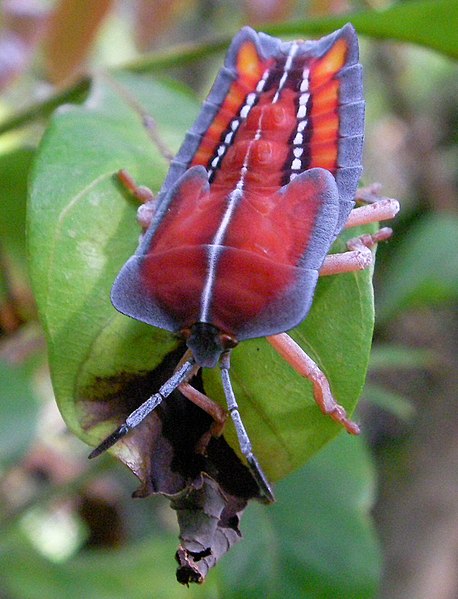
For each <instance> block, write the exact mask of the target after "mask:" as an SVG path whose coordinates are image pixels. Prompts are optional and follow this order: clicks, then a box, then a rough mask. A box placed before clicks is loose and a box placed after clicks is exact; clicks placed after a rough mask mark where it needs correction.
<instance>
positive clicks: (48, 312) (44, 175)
mask: <svg viewBox="0 0 458 599" xmlns="http://www.w3.org/2000/svg"><path fill="white" fill-rule="evenodd" d="M133 97H134V98H135V102H140V103H141V104H142V105H143V106H144V108H145V109H146V110H147V111H148V112H149V113H150V114H151V115H152V116H153V117H154V118H155V119H156V121H157V123H158V128H159V132H160V134H161V135H163V136H164V137H165V138H167V139H168V140H169V141H174V142H176V141H177V140H178V139H180V138H182V137H183V135H184V132H185V130H186V128H187V127H188V126H189V125H190V122H191V121H192V118H193V117H194V115H195V114H196V112H197V106H196V104H195V103H194V102H193V101H192V100H191V99H190V98H189V96H187V95H184V94H183V93H181V92H178V91H177V90H176V89H172V88H170V87H169V86H166V85H164V84H161V83H159V82H152V81H148V82H146V81H145V80H143V79H141V78H138V77H135V76H122V77H120V78H119V79H118V80H117V82H113V81H112V80H108V79H100V80H98V81H97V82H96V85H95V88H94V90H93V92H92V93H91V96H90V97H89V99H88V101H87V102H86V104H85V105H84V106H82V107H64V108H62V109H61V110H60V111H58V113H57V114H56V115H55V117H54V118H53V120H52V122H51V125H50V127H49V129H48V132H47V134H46V136H45V138H44V140H43V143H42V145H41V148H40V151H39V156H38V159H37V162H36V164H35V169H34V174H33V177H32V191H31V197H30V206H29V208H30V211H29V249H30V254H31V272H32V278H33V283H34V290H35V294H36V298H37V302H38V306H39V311H40V314H41V317H42V320H43V323H44V325H45V329H46V333H47V336H48V342H49V349H50V365H51V370H52V376H53V383H54V388H55V393H56V397H57V401H58V403H59V407H60V410H61V412H62V414H63V416H64V418H65V420H66V422H67V424H68V426H69V427H70V428H71V429H72V430H73V431H74V432H75V433H76V434H77V435H79V436H80V437H81V438H82V439H83V440H85V441H87V442H88V443H90V444H93V445H95V444H96V443H98V442H99V441H100V440H101V439H102V438H103V437H104V436H105V435H106V434H108V433H109V432H111V430H112V429H113V428H115V427H116V426H118V425H119V424H120V422H119V421H118V420H116V415H115V414H112V415H111V420H110V413H109V412H108V413H107V416H106V418H108V420H107V421H105V422H104V424H103V425H101V426H98V427H95V428H91V421H90V418H91V405H92V404H91V402H92V401H93V400H94V399H96V398H94V397H88V396H87V389H88V388H99V389H102V390H103V385H102V381H103V380H106V381H109V380H110V377H113V376H115V375H118V374H119V373H120V372H123V373H127V374H128V375H133V374H136V373H137V374H138V373H144V372H145V371H148V370H152V369H153V368H154V367H155V366H157V365H158V364H160V363H161V360H162V359H163V357H164V356H165V355H166V354H167V353H168V352H169V351H171V350H172V349H173V348H175V347H176V344H177V342H176V340H175V339H174V338H173V336H171V335H170V334H168V333H166V332H164V331H160V330H158V329H154V328H152V327H148V326H146V325H144V324H142V323H138V322H136V321H133V320H131V319H128V318H126V317H124V316H122V315H120V314H117V313H116V311H115V310H114V309H113V307H112V306H111V304H110V299H109V297H110V288H111V285H112V282H113V280H114V278H115V276H116V274H117V272H118V271H119V269H120V267H121V266H122V264H123V263H124V262H125V260H126V259H127V258H128V257H129V256H130V255H131V254H132V253H133V252H134V250H135V247H136V244H137V239H138V233H139V231H138V227H137V224H136V221H135V203H134V202H133V201H131V200H128V199H126V197H125V195H123V194H122V193H121V192H120V190H119V188H118V187H117V186H116V184H115V182H114V180H113V173H114V172H116V171H117V170H118V169H119V168H121V167H125V168H127V169H128V170H129V171H131V172H132V174H133V175H134V176H135V178H136V179H137V180H138V181H140V182H142V183H145V184H147V185H149V186H150V187H152V189H155V190H157V189H158V188H159V187H160V183H161V180H162V178H163V176H164V172H165V164H164V161H163V160H162V158H161V157H160V156H159V154H158V152H157V150H156V149H155V148H154V147H153V145H152V144H151V142H150V140H149V139H148V136H147V134H146V132H145V131H144V130H143V127H142V124H141V119H140V118H139V115H138V112H137V111H136V110H134V108H133V106H134V102H133V101H132V98H133ZM170 115H173V118H170ZM175 148H176V145H175ZM351 234H352V235H354V234H355V231H353V232H352V233H351ZM346 235H347V236H349V235H350V233H349V232H347V234H346ZM337 245H338V247H339V248H340V249H343V248H344V244H343V242H342V241H340V242H339V243H338V244H337ZM372 299H373V298H372V286H371V273H370V272H361V273H358V274H347V275H342V276H339V277H327V278H323V280H322V281H321V282H320V284H319V286H318V289H317V293H316V298H315V302H314V306H313V309H312V311H311V313H310V315H309V317H308V318H307V319H306V321H305V322H304V323H303V324H302V325H301V326H300V327H298V328H297V329H295V330H294V331H293V332H292V336H293V337H294V338H295V339H296V340H297V341H298V342H299V343H300V344H301V345H302V347H304V349H305V350H306V351H308V352H309V353H310V354H311V356H312V357H313V358H315V359H316V360H317V361H318V362H319V363H320V365H321V367H322V368H323V370H324V371H325V373H326V374H327V376H328V377H329V380H330V382H331V387H332V388H333V391H334V394H335V397H336V399H337V400H338V401H339V402H341V403H342V404H343V405H344V406H345V407H346V408H347V409H348V410H349V411H350V412H351V411H352V410H353V408H354V406H355V404H356V402H357V400H358V398H359V395H360V393H361V389H362V386H363V383H364V378H365V372H366V368H367V362H368V357H369V350H370V344H371V335H372V327H373V303H372ZM232 376H233V382H234V387H235V392H236V394H237V397H238V401H239V404H240V410H241V414H242V417H243V419H244V422H245V425H246V427H247V428H248V431H249V433H250V435H251V437H252V441H253V444H254V448H255V451H256V452H257V454H258V456H259V458H260V460H261V462H262V464H263V465H264V466H265V469H266V471H267V474H268V476H269V477H271V478H272V479H273V480H276V479H279V478H281V477H282V476H285V475H286V474H287V473H288V472H290V471H291V470H293V469H295V468H297V467H299V466H300V465H301V464H303V463H304V462H305V461H306V460H307V459H308V458H309V457H310V456H311V455H312V454H313V453H314V452H316V451H317V450H318V449H319V448H320V447H321V446H322V445H323V444H324V443H325V442H326V441H328V440H329V439H331V438H332V437H334V436H335V435H336V434H337V433H338V432H339V431H340V430H341V427H340V426H339V425H337V424H336V423H335V422H333V421H331V419H330V418H326V417H323V416H322V415H321V412H320V411H319V409H318V408H317V406H316V405H315V403H314V401H313V398H312V392H311V384H310V383H309V382H308V381H305V380H302V379H301V378H300V377H299V376H298V375H297V374H295V373H294V372H293V371H292V369H291V368H290V367H289V366H288V365H287V364H286V363H285V362H284V361H283V360H282V359H281V358H279V357H278V355H276V354H275V352H274V351H273V350H272V348H271V347H270V346H269V345H268V344H267V342H266V341H265V340H262V339H261V340H254V341H250V342H247V343H243V344H241V346H240V347H239V348H237V349H236V350H235V351H234V356H233V368H232ZM205 387H206V390H207V392H208V393H209V394H210V396H211V397H213V398H214V399H215V400H217V401H219V402H221V403H222V404H223V405H224V399H223V395H222V391H221V383H220V379H219V372H218V369H215V370H214V371H208V372H206V373H205ZM153 391H154V389H151V392H153ZM145 399H146V397H145ZM226 433H227V439H228V441H229V443H230V444H231V445H232V446H233V447H234V448H237V447H238V444H237V442H236V440H235V433H234V430H233V427H232V425H228V426H227V429H226ZM226 433H225V436H226ZM122 448H123V444H122V443H120V444H118V445H117V446H115V447H114V449H113V452H114V453H117V454H118V455H119V456H120V457H121V458H123V457H124V459H125V460H126V461H128V462H129V463H132V456H129V455H128V452H127V450H126V449H125V448H124V451H125V452H127V453H125V454H124V456H123V455H122V454H123V449H122Z"/></svg>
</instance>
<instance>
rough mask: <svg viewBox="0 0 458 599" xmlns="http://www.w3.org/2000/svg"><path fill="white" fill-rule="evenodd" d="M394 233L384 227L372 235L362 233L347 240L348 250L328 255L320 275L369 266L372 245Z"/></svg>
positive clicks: (371, 259)
mask: <svg viewBox="0 0 458 599" xmlns="http://www.w3.org/2000/svg"><path fill="white" fill-rule="evenodd" d="M392 233H393V232H392V230H391V229H390V228H388V227H383V229H380V230H379V231H377V233H373V234H372V235H370V234H367V235H361V236H360V237H355V238H354V239H350V240H349V241H347V248H348V249H349V251H348V252H342V253H341V254H329V255H328V256H326V258H325V259H324V262H323V265H322V267H321V269H320V276H326V275H337V274H341V273H344V272H354V271H356V270H365V269H366V268H369V266H370V265H371V264H372V262H373V256H372V252H371V247H373V246H374V245H375V244H376V243H378V242H379V241H385V240H386V239H389V238H390V237H391V235H392Z"/></svg>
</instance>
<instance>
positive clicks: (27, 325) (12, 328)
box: [0, 0, 458, 599]
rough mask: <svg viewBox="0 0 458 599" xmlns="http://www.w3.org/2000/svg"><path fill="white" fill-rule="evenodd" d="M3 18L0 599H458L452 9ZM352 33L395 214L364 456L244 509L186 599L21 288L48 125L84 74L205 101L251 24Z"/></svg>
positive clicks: (320, 466) (169, 542)
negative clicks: (93, 433) (74, 414)
mask: <svg viewBox="0 0 458 599" xmlns="http://www.w3.org/2000/svg"><path fill="white" fill-rule="evenodd" d="M350 10H351V11H356V14H355V15H354V16H352V17H351V18H350V17H347V16H346V12H349V11H350ZM2 11H3V17H2V33H1V37H0V57H1V60H0V84H1V85H2V88H3V95H2V99H1V104H0V111H2V113H3V115H4V119H3V123H0V132H1V133H2V136H1V137H0V201H1V204H0V236H1V237H0V267H1V275H0V277H1V278H0V335H1V336H0V433H1V434H0V477H1V478H0V495H1V502H0V503H1V517H2V524H1V526H2V535H1V538H0V596H1V597H5V598H10V597H13V598H20V599H22V598H30V597H42V596H48V597H72V596H73V595H75V596H81V595H83V596H86V597H118V596H119V597H126V596H127V597H133V598H137V597H149V596H155V597H175V596H177V597H180V596H181V595H184V594H185V593H186V594H187V596H198V597H221V596H223V597H242V596H243V597H246V596H269V597H277V596H280V595H282V596H286V597H293V596H294V597H297V596H300V597H323V598H331V597H337V596H338V597H356V596H357V597H358V598H360V597H361V598H362V597H375V596H380V597H387V598H388V597H389V598H396V597H399V598H401V597H403V598H409V597H412V598H414V597H415V598H422V597H425V598H426V597H432V596H434V597H435V598H438V599H452V598H453V597H455V596H456V595H457V594H458V580H457V574H456V567H455V565H456V560H457V554H458V533H457V527H456V521H457V518H458V480H457V471H456V466H455V465H456V463H457V461H458V442H457V437H456V425H457V424H458V422H457V420H458V417H457V410H456V404H455V403H454V402H455V398H456V394H457V389H458V384H457V372H458V368H457V364H456V360H457V358H456V356H457V355H458V351H457V350H458V347H457V344H458V341H457V339H458V335H457V326H456V325H457V312H456V298H457V287H458V258H457V257H458V247H457V246H458V215H457V192H456V162H457V149H456V124H457V121H458V119H457V107H456V100H455V98H456V96H457V92H458V89H457V88H458V80H457V77H456V66H455V65H454V64H453V57H455V58H456V57H457V56H458V39H457V35H458V34H457V31H458V28H457V25H458V11H457V5H456V3H455V2H453V0H450V1H448V0H437V1H434V0H431V1H428V0H422V1H412V0H411V1H405V2H385V1H384V0H377V1H371V2H363V1H361V2H358V1H355V2H347V1H345V0H342V1H340V2H331V1H326V0H314V1H312V0H311V1H309V2H307V3H305V2H299V1H297V2H295V1H293V0H289V1H286V0H285V1H277V2H259V1H258V2H254V1H251V2H248V1H247V2H244V3H235V2H233V3H231V2H227V3H224V4H223V3H219V2H214V1H206V2H204V1H200V2H198V1H197V0H195V1H191V2H186V1H184V0H172V1H169V2H167V3H165V2H160V1H156V2H147V1H145V2H141V1H137V2H134V3H129V2H118V3H116V4H115V3H114V2H110V1H108V0H103V1H101V0H97V1H91V2H81V1H77V0H71V1H70V0H62V1H60V2H57V3H53V2H46V3H44V2H33V1H31V0H29V1H23V2H17V1H16V2H15V1H12V0H10V1H8V2H7V1H5V2H4V3H3V5H2ZM342 15H344V16H342ZM347 20H351V21H352V22H353V23H354V24H355V26H356V27H357V29H358V31H359V32H360V33H362V34H367V35H366V36H364V35H363V36H362V37H363V43H362V60H361V61H362V63H363V64H364V66H365V77H366V81H365V83H366V99H367V106H368V124H367V135H366V140H367V141H366V156H365V175H364V176H365V181H366V182H370V181H374V180H378V181H381V182H382V183H383V186H384V192H385V193H386V194H387V195H389V196H392V197H397V198H400V199H401V201H402V213H401V215H400V217H399V219H398V221H397V222H396V223H395V225H394V229H395V237H394V238H393V240H392V241H391V242H390V243H389V244H386V245H384V246H383V247H381V248H379V250H378V261H377V269H376V281H375V284H376V300H377V303H378V306H377V317H378V322H377V328H376V334H375V342H374V349H373V353H372V362H371V369H370V374H369V378H368V383H367V385H366V389H365V392H364V398H363V401H362V402H361V403H360V406H359V419H360V420H361V421H362V423H363V425H364V431H365V434H364V438H363V439H359V440H356V441H355V440H354V439H349V438H347V437H345V436H343V435H341V436H339V438H338V439H337V440H336V441H334V442H333V443H331V444H329V445H328V446H327V447H326V448H325V449H324V450H323V451H322V452H320V453H319V454H318V455H317V456H316V457H315V458H313V459H312V460H311V461H310V462H309V463H308V464H307V465H306V466H305V467H304V468H303V469H301V470H299V471H297V472H296V473H294V474H293V475H292V476H290V477H288V478H287V479H286V480H284V481H282V482H281V483H279V484H278V486H277V487H278V488H277V495H278V502H277V504H276V505H275V506H273V507H272V508H269V509H268V510H266V509H265V508H263V507H262V506H256V505H254V506H251V507H250V508H249V509H248V510H247V514H246V515H245V517H244V519H243V521H242V530H243V532H244V536H245V538H244V540H243V542H242V543H240V544H239V545H238V546H236V547H235V548H234V549H233V550H232V552H231V554H230V555H228V556H227V557H226V558H225V559H224V560H223V561H222V562H221V564H220V565H219V566H218V567H217V569H216V570H215V571H214V572H213V573H212V574H211V575H210V577H209V580H208V582H207V583H206V584H205V585H204V586H203V587H202V588H192V589H190V590H186V589H181V588H180V587H178V586H177V584H176V582H175V581H174V574H173V570H174V566H173V562H172V559H171V556H172V555H173V553H174V550H175V547H176V534H177V530H176V525H175V522H174V515H173V514H170V512H169V510H168V507H167V505H166V503H165V502H162V501H161V500H160V499H158V498H156V499H154V500H144V501H135V502H134V501H132V500H131V499H130V497H129V495H130V493H131V492H132V490H133V488H135V481H134V480H133V477H132V476H131V475H129V473H127V472H126V471H125V470H124V469H123V468H122V467H121V466H119V465H118V464H116V463H115V462H114V461H113V460H112V459H110V458H107V459H105V460H103V461H102V460H101V461H100V463H96V464H91V465H88V464H87V461H86V455H87V447H86V446H85V445H84V444H83V443H81V442H79V441H78V440H77V439H76V438H74V437H73V436H72V435H69V434H68V433H66V432H65V428H64V425H63V424H62V421H61V418H60V416H59V414H58V412H57V410H56V407H55V403H54V400H53V395H52V389H51V385H50V382H49V376H48V374H47V367H46V353H45V347H44V341H43V337H42V333H41V330H40V327H39V325H38V322H37V317H36V308H35V305H34V301H33V297H32V294H31V291H30V286H29V282H28V276H27V262H28V258H27V255H26V250H25V218H26V217H25V211H26V197H27V178H28V173H29V170H30V167H31V164H32V160H33V158H34V154H35V151H36V147H37V143H38V141H39V139H40V138H41V135H42V132H43V130H44V128H45V127H46V124H47V121H48V117H49V115H50V113H51V111H52V110H53V109H54V108H55V107H57V106H58V105H60V104H61V103H63V102H68V101H72V102H80V101H82V100H83V99H84V97H85V95H86V93H87V90H88V85H89V77H88V75H87V73H88V72H89V70H88V69H89V68H90V67H91V68H93V67H95V68H107V67H109V68H111V69H112V70H116V71H121V72H123V71H124V70H126V69H125V68H123V66H122V65H126V64H128V65H129V69H128V70H129V71H131V72H137V73H140V72H141V73H146V74H148V75H149V74H151V73H160V74H161V76H162V77H163V76H164V74H166V76H167V77H173V78H177V79H180V80H181V81H183V82H184V83H185V84H187V85H190V86H191V87H192V88H193V89H194V92H195V93H196V94H197V95H198V97H202V96H203V95H205V93H206V91H207V90H208V86H209V84H210V82H211V81H212V78H213V76H214V73H215V70H216V69H217V68H218V65H219V63H220V61H221V54H218V51H220V50H222V49H223V48H224V46H225V44H226V43H227V41H228V40H229V39H230V37H231V36H232V34H233V32H235V31H236V30H237V29H238V27H239V26H240V25H242V24H245V23H250V24H252V25H254V26H255V27H258V28H260V29H263V30H266V31H271V32H273V33H278V35H281V36H286V35H288V34H290V35H293V36H296V37H299V36H300V37H307V36H308V35H313V34H317V35H318V34H321V33H325V32H328V31H330V30H332V29H335V28H336V27H338V26H340V25H341V24H342V23H344V22H346V21H347ZM260 23H264V24H265V23H267V25H263V26H260V25H259V24H260ZM391 38H392V39H393V40H395V41H386V40H390V39H391ZM209 39H211V40H215V39H217V41H216V42H215V43H213V42H212V43H206V42H205V43H204V42H203V40H209ZM381 40H385V41H381ZM399 40H400V41H399ZM400 42H402V43H400ZM409 42H412V43H409Z"/></svg>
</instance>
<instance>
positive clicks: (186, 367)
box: [88, 358, 195, 459]
mask: <svg viewBox="0 0 458 599" xmlns="http://www.w3.org/2000/svg"><path fill="white" fill-rule="evenodd" d="M194 367H195V361H194V359H193V358H190V359H189V360H187V361H186V362H184V363H183V364H182V365H181V367H180V368H179V369H178V370H177V371H176V372H175V373H174V374H173V375H172V376H171V377H170V378H169V379H168V380H167V381H166V382H165V383H164V384H163V385H162V387H160V389H159V391H158V392H157V393H155V394H154V395H152V396H151V397H149V398H148V399H147V400H146V401H145V402H143V403H142V404H141V405H140V406H139V407H138V408H137V409H136V410H134V411H133V412H132V413H131V414H129V416H127V418H126V420H125V422H124V423H123V424H121V426H120V427H119V428H117V429H116V430H115V431H114V432H113V433H111V435H109V436H108V437H107V438H106V439H104V440H103V441H102V443H100V445H98V446H97V447H96V448H95V449H94V450H93V451H91V453H90V454H89V456H88V457H89V459H92V458H96V457H97V456H99V455H100V454H101V453H103V452H104V451H106V450H107V449H109V448H110V447H112V446H113V445H114V444H115V443H117V442H118V441H119V440H120V439H122V437H124V436H125V435H127V433H128V432H129V431H131V430H132V429H133V428H135V427H136V426H138V425H139V424H140V423H141V422H143V420H144V419H145V418H146V417H147V416H148V414H151V412H152V411H153V410H155V409H156V408H157V406H158V405H159V404H160V403H161V402H162V400H163V399H165V398H166V397H168V396H169V395H170V394H171V393H172V391H174V390H175V389H176V388H177V387H179V385H181V383H184V382H185V381H186V379H187V378H188V377H189V376H190V375H191V374H192V371H193V370H194Z"/></svg>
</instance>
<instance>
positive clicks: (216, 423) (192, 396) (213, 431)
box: [178, 383, 227, 453]
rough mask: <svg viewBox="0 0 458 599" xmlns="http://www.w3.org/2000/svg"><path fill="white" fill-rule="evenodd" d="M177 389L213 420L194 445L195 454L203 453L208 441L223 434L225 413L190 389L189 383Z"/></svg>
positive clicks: (218, 406)
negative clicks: (208, 428)
mask: <svg viewBox="0 0 458 599" xmlns="http://www.w3.org/2000/svg"><path fill="white" fill-rule="evenodd" d="M178 389H179V391H180V392H181V393H182V394H183V395H184V396H185V397H186V398H187V399H189V400H190V401H192V402H193V403H194V404H196V406H199V408H201V409H202V410H204V412H206V413H207V414H208V415H209V416H211V417H212V418H213V422H212V425H211V427H210V430H208V431H207V432H206V433H204V434H203V435H202V437H201V438H200V439H199V441H198V442H197V445H196V452H197V453H205V451H206V449H207V446H208V444H209V442H210V439H211V438H212V437H220V436H221V435H222V434H223V430H224V425H225V424H226V420H227V412H226V410H224V408H222V407H221V406H220V405H219V404H217V403H216V402H215V401H213V400H212V399H210V398H209V397H207V396H206V395H204V394H203V393H201V392H200V391H198V390H197V389H195V388H194V387H192V386H191V385H190V384H189V383H182V384H181V385H180V386H179V387H178Z"/></svg>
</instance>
